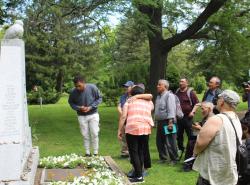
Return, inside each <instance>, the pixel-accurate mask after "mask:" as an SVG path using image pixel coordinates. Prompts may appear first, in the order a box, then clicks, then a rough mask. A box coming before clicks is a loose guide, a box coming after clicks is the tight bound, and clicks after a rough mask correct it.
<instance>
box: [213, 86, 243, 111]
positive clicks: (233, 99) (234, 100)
mask: <svg viewBox="0 0 250 185" xmlns="http://www.w3.org/2000/svg"><path fill="white" fill-rule="evenodd" d="M218 97H219V98H223V100H224V101H225V102H226V103H227V104H228V105H229V106H230V107H232V108H233V109H236V107H237V105H238V104H239V103H240V96H239V95H238V93H236V92H235V91H232V90H230V89H226V90H224V91H223V92H222V93H221V94H219V95H218Z"/></svg>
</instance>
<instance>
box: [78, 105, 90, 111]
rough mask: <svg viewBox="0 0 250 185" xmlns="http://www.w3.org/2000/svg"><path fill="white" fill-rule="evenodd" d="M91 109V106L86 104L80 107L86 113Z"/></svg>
mask: <svg viewBox="0 0 250 185" xmlns="http://www.w3.org/2000/svg"><path fill="white" fill-rule="evenodd" d="M90 110H91V107H85V106H81V107H80V111H81V112H85V113H86V112H89V111H90Z"/></svg>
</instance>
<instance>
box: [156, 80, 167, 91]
mask: <svg viewBox="0 0 250 185" xmlns="http://www.w3.org/2000/svg"><path fill="white" fill-rule="evenodd" d="M159 83H161V84H164V86H165V87H166V89H168V88H169V82H168V81H167V80H165V79H160V80H159V81H158V84H159Z"/></svg>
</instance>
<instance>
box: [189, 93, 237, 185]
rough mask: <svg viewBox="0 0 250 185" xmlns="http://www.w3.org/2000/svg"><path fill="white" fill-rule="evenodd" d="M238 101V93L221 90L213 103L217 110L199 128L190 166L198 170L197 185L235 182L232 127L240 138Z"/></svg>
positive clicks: (235, 170)
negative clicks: (194, 157) (236, 111)
mask: <svg viewBox="0 0 250 185" xmlns="http://www.w3.org/2000/svg"><path fill="white" fill-rule="evenodd" d="M239 102H240V97H239V95H238V94H237V93H236V92H234V91H232V90H225V91H223V92H222V93H221V94H219V95H218V100H217V105H216V108H217V110H218V111H220V114H217V115H215V116H212V117H210V118H209V119H208V120H207V121H206V122H205V124H204V126H203V127H202V128H201V130H200V133H199V135H198V137H197V141H196V144H195V148H194V154H195V155H196V156H197V158H196V160H195V163H194V165H193V169H194V170H196V171H198V172H199V174H200V176H199V178H198V181H197V185H210V184H211V185H213V184H216V185H225V184H227V185H235V184H237V180H238V173H237V165H236V161H235V158H236V148H237V146H236V134H235V131H234V127H235V130H236V133H237V136H238V139H239V141H240V142H241V137H242V129H241V124H240V121H239V118H238V116H237V115H236V113H235V109H236V107H237V105H238V103H239ZM233 125H234V127H233Z"/></svg>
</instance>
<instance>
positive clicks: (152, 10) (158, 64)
mask: <svg viewBox="0 0 250 185" xmlns="http://www.w3.org/2000/svg"><path fill="white" fill-rule="evenodd" d="M158 3H159V6H158V7H151V6H145V5H143V3H139V4H138V10H139V11H140V12H142V13H143V14H146V15H147V16H148V17H149V21H150V24H151V25H153V26H154V27H152V28H151V29H150V31H149V32H148V41H149V49H150V78H149V90H150V92H151V93H152V94H153V95H154V97H156V94H157V92H156V85H157V82H158V80H159V79H164V78H165V77H166V59H167V52H166V51H164V52H162V51H163V50H162V43H163V36H162V20H161V18H162V6H163V4H162V1H159V2H158Z"/></svg>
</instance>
